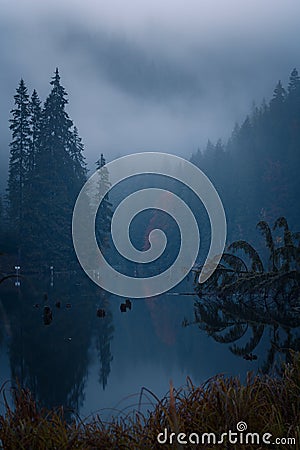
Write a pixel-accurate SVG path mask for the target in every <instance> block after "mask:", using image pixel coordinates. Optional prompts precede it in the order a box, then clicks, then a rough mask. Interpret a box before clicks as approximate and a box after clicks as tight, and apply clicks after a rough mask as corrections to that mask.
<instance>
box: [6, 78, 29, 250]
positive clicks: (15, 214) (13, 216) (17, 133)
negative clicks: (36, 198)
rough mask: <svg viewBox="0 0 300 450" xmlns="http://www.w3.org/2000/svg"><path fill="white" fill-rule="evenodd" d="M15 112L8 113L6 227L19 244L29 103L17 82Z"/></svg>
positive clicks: (22, 85)
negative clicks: (7, 208)
mask: <svg viewBox="0 0 300 450" xmlns="http://www.w3.org/2000/svg"><path fill="white" fill-rule="evenodd" d="M14 99H15V108H14V109H12V110H11V114H12V118H11V119H10V130H11V131H12V142H11V143H10V159H9V177H8V197H9V218H10V226H11V228H12V229H14V230H15V232H16V233H17V239H18V242H19V243H20V236H21V232H22V225H23V217H24V191H25V183H26V180H27V175H28V170H29V160H30V150H31V130H30V103H29V95H28V92H27V87H26V85H25V83H24V81H23V79H21V81H20V83H19V86H18V88H17V90H16V95H15V96H14Z"/></svg>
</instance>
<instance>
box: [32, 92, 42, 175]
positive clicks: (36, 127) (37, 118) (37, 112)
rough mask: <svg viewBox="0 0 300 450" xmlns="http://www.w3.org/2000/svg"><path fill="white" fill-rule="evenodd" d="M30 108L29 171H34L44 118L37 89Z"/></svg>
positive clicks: (33, 94)
mask: <svg viewBox="0 0 300 450" xmlns="http://www.w3.org/2000/svg"><path fill="white" fill-rule="evenodd" d="M29 106H30V126H31V152H30V161H29V164H30V166H29V170H30V171H33V169H34V166H35V158H36V153H37V151H38V145H39V139H40V132H41V116H42V108H41V101H40V99H39V96H38V94H37V92H36V90H35V89H34V91H33V93H32V96H31V101H30V105H29Z"/></svg>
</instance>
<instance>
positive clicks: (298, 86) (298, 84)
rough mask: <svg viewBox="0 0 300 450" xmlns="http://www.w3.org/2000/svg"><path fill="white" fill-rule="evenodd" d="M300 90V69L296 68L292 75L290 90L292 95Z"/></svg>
mask: <svg viewBox="0 0 300 450" xmlns="http://www.w3.org/2000/svg"><path fill="white" fill-rule="evenodd" d="M299 90H300V76H299V74H298V70H297V69H296V68H294V69H293V70H292V73H291V75H290V79H289V85H288V92H289V94H290V95H293V94H294V93H295V92H299Z"/></svg>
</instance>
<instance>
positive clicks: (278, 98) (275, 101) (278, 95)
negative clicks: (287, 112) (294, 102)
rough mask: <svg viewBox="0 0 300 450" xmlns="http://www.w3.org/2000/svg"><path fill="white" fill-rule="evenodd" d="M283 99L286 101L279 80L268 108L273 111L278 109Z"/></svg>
mask: <svg viewBox="0 0 300 450" xmlns="http://www.w3.org/2000/svg"><path fill="white" fill-rule="evenodd" d="M285 99H286V91H285V89H284V87H283V86H282V84H281V81H280V80H279V81H278V83H277V85H276V87H275V89H274V92H273V98H272V100H271V102H270V107H271V108H273V109H274V108H275V109H278V108H280V107H281V106H282V105H283V103H284V101H285Z"/></svg>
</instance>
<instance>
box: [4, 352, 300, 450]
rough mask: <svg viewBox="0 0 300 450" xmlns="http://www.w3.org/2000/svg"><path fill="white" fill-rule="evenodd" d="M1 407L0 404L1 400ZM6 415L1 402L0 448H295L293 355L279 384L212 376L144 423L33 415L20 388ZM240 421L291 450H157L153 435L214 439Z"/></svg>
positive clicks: (298, 407)
mask: <svg viewBox="0 0 300 450" xmlns="http://www.w3.org/2000/svg"><path fill="white" fill-rule="evenodd" d="M4 400H5V398H4ZM14 403H15V406H14V408H13V409H11V408H10V407H9V405H8V404H7V402H6V414H5V416H0V439H1V442H2V445H3V448H4V449H5V450H6V449H9V450H10V449H16V450H21V449H24V450H35V449H58V450H64V449H66V450H67V449H100V450H101V449H107V450H114V449H147V450H149V449H156V448H165V449H168V448H187V449H188V448H207V449H213V448H216V449H217V448H219V449H222V450H223V449H224V448H230V449H231V448H232V449H246V448H247V449H259V448H260V449H264V448H269V447H272V448H283V449H288V448H293V449H299V448H300V356H299V354H293V363H292V364H290V365H287V366H285V368H284V372H283V375H282V377H281V378H273V377H270V376H264V377H259V376H255V377H254V376H251V375H250V374H249V375H248V378H247V381H246V383H245V384H242V383H241V381H240V380H239V379H238V378H226V377H223V376H216V377H214V378H212V379H210V380H209V381H207V382H206V383H205V384H203V385H202V386H199V387H196V386H194V385H193V384H192V383H191V381H190V380H188V383H187V388H185V389H180V390H175V389H174V388H173V386H172V384H171V385H170V392H169V395H168V396H167V397H165V398H163V399H162V400H159V401H156V406H155V408H154V411H153V412H151V413H149V414H148V415H147V417H145V416H144V415H142V414H141V413H137V414H135V415H130V416H128V417H127V418H125V419H124V418H123V419H122V418H118V419H114V420H113V421H111V422H110V423H103V422H102V420H101V418H100V417H99V416H96V417H95V418H94V419H92V420H91V421H90V422H88V423H84V422H82V421H81V420H80V419H77V420H75V421H73V422H72V423H67V421H66V420H65V418H64V414H63V410H59V411H54V410H53V411H47V410H44V409H40V408H38V406H37V405H36V403H35V401H34V400H33V398H32V397H31V394H30V393H29V392H28V391H27V390H24V389H18V390H16V391H15V393H14ZM241 420H242V421H244V422H246V423H247V425H248V431H251V432H256V433H260V434H263V433H267V432H268V433H271V434H272V435H273V436H274V437H295V438H296V446H295V445H294V446H289V445H287V444H286V445H284V446H281V447H280V446H276V445H272V446H265V447H263V446H260V447H259V446H257V445H252V444H250V445H247V446H246V445H241V444H239V445H231V446H227V447H226V445H225V446H224V444H223V445H215V446H213V445H206V446H205V445H198V446H194V447H193V446H192V445H182V446H180V445H179V444H177V445H175V444H173V445H170V444H165V445H161V444H159V443H158V442H157V435H158V433H160V432H162V431H163V429H164V428H167V429H168V431H169V432H171V431H174V432H176V433H179V432H184V433H186V434H187V435H188V434H189V433H192V432H196V433H199V434H200V433H204V432H214V433H217V434H218V435H221V434H222V433H223V432H225V431H227V430H228V429H231V430H233V431H235V430H236V424H237V423H238V422H239V421H241Z"/></svg>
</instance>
